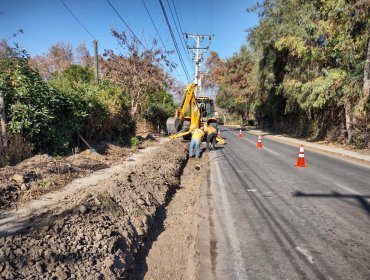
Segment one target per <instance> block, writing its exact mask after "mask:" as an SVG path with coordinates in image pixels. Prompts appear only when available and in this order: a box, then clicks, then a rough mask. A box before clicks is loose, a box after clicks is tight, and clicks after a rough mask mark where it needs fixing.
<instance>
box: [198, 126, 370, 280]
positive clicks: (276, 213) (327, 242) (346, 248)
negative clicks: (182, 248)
mask: <svg viewBox="0 0 370 280" xmlns="http://www.w3.org/2000/svg"><path fill="white" fill-rule="evenodd" d="M238 132H239V130H238V129H232V128H222V136H223V137H224V138H226V139H227V145H225V146H223V147H218V149H217V150H216V151H215V152H211V153H210V154H209V157H212V156H216V155H219V154H224V156H221V157H218V158H217V159H215V160H214V161H211V164H210V174H209V184H208V186H207V189H206V190H205V196H204V197H205V198H204V203H203V204H204V205H203V207H204V209H203V214H204V217H203V222H202V224H201V225H200V237H199V238H200V240H201V241H200V243H202V244H203V246H200V248H201V249H200V256H201V259H202V262H203V264H204V266H203V269H201V273H200V278H202V279H351V280H354V279H370V169H369V168H368V167H362V166H359V165H355V164H352V163H350V162H347V161H344V160H341V159H337V158H333V157H329V156H326V155H322V154H318V153H315V152H310V151H307V150H305V160H306V163H307V164H308V167H306V168H298V167H295V166H294V164H295V163H296V161H297V156H298V152H299V147H298V146H297V147H293V146H290V145H286V144H282V143H279V142H275V141H272V140H268V139H263V140H262V141H263V145H264V147H263V149H261V150H258V149H257V148H256V142H257V136H254V135H252V134H250V133H247V134H246V133H245V132H243V134H244V137H243V138H242V139H238V137H237V135H238Z"/></svg>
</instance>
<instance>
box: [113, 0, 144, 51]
mask: <svg viewBox="0 0 370 280" xmlns="http://www.w3.org/2000/svg"><path fill="white" fill-rule="evenodd" d="M106 1H107V2H108V4H109V5H110V6H111V7H112V9H113V10H114V11H115V12H116V14H117V16H118V17H119V18H120V19H121V21H122V22H123V23H124V24H125V26H126V27H127V29H128V30H130V32H131V34H132V35H133V36H134V38H135V39H136V40H137V41H138V42H139V44H140V45H142V46H143V48H144V49H145V50H146V51H147V50H148V48H147V47H146V46H145V45H144V44H143V43H142V42H141V41H140V39H139V38H138V37H137V36H136V34H135V33H134V31H132V29H131V27H130V26H129V25H128V24H127V23H126V21H125V20H124V19H123V18H122V17H121V15H120V14H119V12H118V11H117V10H116V9H115V8H114V6H113V5H112V3H111V2H110V1H109V0H106Z"/></svg>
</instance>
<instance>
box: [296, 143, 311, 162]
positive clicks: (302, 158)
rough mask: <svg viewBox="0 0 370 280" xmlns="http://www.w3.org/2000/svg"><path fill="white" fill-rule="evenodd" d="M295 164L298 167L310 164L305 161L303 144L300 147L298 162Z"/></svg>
mask: <svg viewBox="0 0 370 280" xmlns="http://www.w3.org/2000/svg"><path fill="white" fill-rule="evenodd" d="M294 166H297V167H307V166H308V165H306V163H305V162H304V149H303V145H301V147H300V148H299V155H298V159H297V163H296V164H295V165H294Z"/></svg>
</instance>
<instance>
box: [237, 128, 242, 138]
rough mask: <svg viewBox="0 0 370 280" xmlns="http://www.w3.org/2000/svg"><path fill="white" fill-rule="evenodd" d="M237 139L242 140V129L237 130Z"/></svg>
mask: <svg viewBox="0 0 370 280" xmlns="http://www.w3.org/2000/svg"><path fill="white" fill-rule="evenodd" d="M238 137H239V139H242V138H243V132H242V129H240V130H239V134H238Z"/></svg>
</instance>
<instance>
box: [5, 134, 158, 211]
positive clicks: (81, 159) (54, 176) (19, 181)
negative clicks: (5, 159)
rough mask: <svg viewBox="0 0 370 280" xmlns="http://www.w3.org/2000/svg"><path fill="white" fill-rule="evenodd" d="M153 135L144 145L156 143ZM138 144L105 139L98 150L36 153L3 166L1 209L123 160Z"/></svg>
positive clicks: (14, 205) (13, 205)
mask: <svg viewBox="0 0 370 280" xmlns="http://www.w3.org/2000/svg"><path fill="white" fill-rule="evenodd" d="M153 143H154V141H152V140H151V139H149V138H148V139H147V140H145V142H143V146H150V145H153ZM136 149H137V148H134V149H132V148H127V147H122V146H120V145H118V144H111V143H103V144H102V145H100V146H99V153H97V152H94V151H91V150H85V151H83V152H81V153H79V154H75V155H72V156H69V157H67V158H63V159H57V158H54V157H52V156H49V155H47V154H43V155H36V156H34V157H31V158H29V159H26V160H24V161H23V162H21V163H19V164H17V165H16V166H6V167H4V168H0V210H4V209H8V208H11V207H16V206H17V204H20V203H23V202H25V201H28V200H30V199H34V198H36V197H38V196H40V195H41V194H44V193H47V192H51V191H53V190H56V189H59V188H61V187H63V186H65V185H66V184H67V183H69V182H70V181H72V180H73V179H75V178H78V177H83V176H86V175H88V174H90V173H92V172H94V171H96V170H99V169H103V168H106V167H108V166H110V165H114V164H118V163H121V162H122V161H123V160H124V159H125V158H126V157H127V156H129V155H131V154H132V152H133V151H135V150H136Z"/></svg>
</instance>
